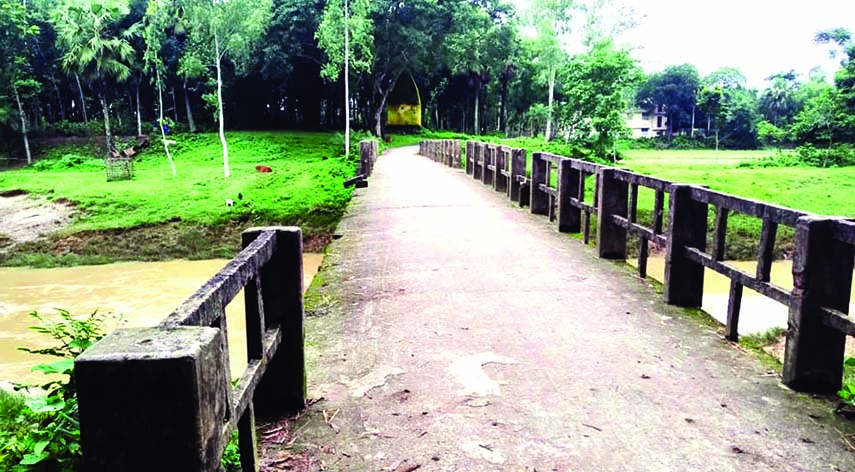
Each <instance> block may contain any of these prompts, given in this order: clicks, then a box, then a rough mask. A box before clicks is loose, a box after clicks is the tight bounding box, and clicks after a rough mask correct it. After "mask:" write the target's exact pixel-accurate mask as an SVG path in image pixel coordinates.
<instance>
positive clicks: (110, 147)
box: [98, 92, 116, 157]
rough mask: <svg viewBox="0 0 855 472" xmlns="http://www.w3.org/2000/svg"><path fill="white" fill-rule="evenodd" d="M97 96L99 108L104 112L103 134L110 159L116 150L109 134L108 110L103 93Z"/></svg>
mask: <svg viewBox="0 0 855 472" xmlns="http://www.w3.org/2000/svg"><path fill="white" fill-rule="evenodd" d="M98 95H99V96H98V98H99V99H100V100H101V108H102V109H103V110H104V132H105V133H106V135H107V157H110V156H112V155H113V152H114V151H115V150H116V149H115V147H114V146H113V133H112V132H110V110H109V109H108V108H107V98H106V97H105V95H104V92H101V93H100V94H98Z"/></svg>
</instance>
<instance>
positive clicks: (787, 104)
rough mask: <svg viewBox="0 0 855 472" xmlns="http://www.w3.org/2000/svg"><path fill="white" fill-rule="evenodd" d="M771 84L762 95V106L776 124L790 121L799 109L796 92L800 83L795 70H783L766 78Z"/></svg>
mask: <svg viewBox="0 0 855 472" xmlns="http://www.w3.org/2000/svg"><path fill="white" fill-rule="evenodd" d="M766 80H767V81H769V86H768V87H767V88H766V90H764V91H763V94H762V95H761V96H760V108H761V110H762V111H763V114H764V116H765V118H766V119H767V120H769V121H770V122H771V123H772V124H773V125H774V126H776V127H778V126H779V121H780V123H781V124H782V125H783V124H787V123H789V122H790V121H791V120H792V118H793V116H794V115H795V113H796V112H797V111H798V102H797V99H796V93H797V92H798V89H799V84H798V82H797V81H796V73H795V71H789V72H781V73H778V74H775V75H772V76H770V77H768V78H767V79H766Z"/></svg>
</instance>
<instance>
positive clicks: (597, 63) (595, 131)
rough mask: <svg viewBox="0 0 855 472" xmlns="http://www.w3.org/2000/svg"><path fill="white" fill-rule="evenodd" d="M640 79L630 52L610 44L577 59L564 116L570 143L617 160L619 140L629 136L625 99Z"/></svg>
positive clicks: (568, 82)
mask: <svg viewBox="0 0 855 472" xmlns="http://www.w3.org/2000/svg"><path fill="white" fill-rule="evenodd" d="M641 78H642V74H641V69H640V68H639V67H638V65H637V64H636V63H635V61H634V60H633V59H632V58H630V57H629V53H628V51H622V50H618V49H615V48H614V46H613V45H612V44H611V43H610V42H603V43H600V44H597V45H595V46H594V48H593V50H592V51H591V52H590V53H588V54H580V55H578V56H575V57H574V58H573V59H572V60H571V62H570V63H569V64H568V66H567V67H566V79H567V80H566V86H565V90H564V94H565V96H566V97H567V104H566V106H563V107H562V114H561V116H562V127H563V128H566V129H568V130H569V133H568V138H569V141H571V142H573V143H575V144H576V145H578V146H583V145H584V146H586V147H588V148H589V149H591V152H592V154H593V155H594V156H596V157H597V158H599V159H609V160H612V161H617V148H616V143H617V139H618V138H619V137H621V136H627V135H628V134H629V129H628V128H627V127H626V122H625V120H624V118H625V116H626V110H627V107H628V105H629V104H628V103H627V100H626V99H625V97H626V95H627V92H628V91H629V90H630V89H632V88H633V87H634V86H635V85H636V84H637V83H638V82H639V81H640V80H641Z"/></svg>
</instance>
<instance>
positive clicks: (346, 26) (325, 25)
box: [315, 0, 374, 155]
mask: <svg viewBox="0 0 855 472" xmlns="http://www.w3.org/2000/svg"><path fill="white" fill-rule="evenodd" d="M368 6H369V4H368V0H351V1H348V0H343V4H342V3H340V2H338V1H331V2H330V3H327V5H326V7H325V8H324V16H323V19H322V20H321V23H320V24H319V25H318V30H317V32H316V33H315V38H317V40H318V46H319V47H320V48H321V49H322V50H323V51H324V52H325V53H326V55H327V62H326V64H325V65H324V67H323V69H321V77H323V78H325V79H327V80H332V81H335V80H338V78H339V76H340V75H341V70H342V65H343V66H344V115H345V119H344V123H345V124H344V154H345V155H347V154H348V153H349V152H350V107H351V103H350V72H351V71H353V72H356V73H365V72H369V71H370V69H371V62H372V59H373V52H372V46H373V44H372V42H373V39H374V38H373V36H372V33H373V32H374V25H373V23H372V22H371V19H370V18H369V17H368ZM342 36H343V37H344V44H342V42H341V37H342Z"/></svg>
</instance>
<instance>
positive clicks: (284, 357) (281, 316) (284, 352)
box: [242, 227, 306, 416]
mask: <svg viewBox="0 0 855 472" xmlns="http://www.w3.org/2000/svg"><path fill="white" fill-rule="evenodd" d="M269 229H275V230H276V252H274V253H273V257H272V258H271V259H270V261H268V262H267V264H265V265H264V267H263V268H262V270H261V273H260V274H259V278H260V279H261V298H262V301H263V306H264V325H265V326H268V327H269V326H275V325H279V326H280V327H281V328H282V344H280V345H279V349H277V350H276V355H275V356H274V357H273V359H272V360H271V361H270V364H268V366H267V370H266V371H265V373H264V377H263V378H262V379H261V383H259V385H258V388H256V390H255V396H254V397H253V401H254V403H255V410H256V413H258V414H259V415H263V416H266V415H269V414H272V413H281V412H285V411H296V410H299V409H302V408H304V407H305V402H306V366H305V351H304V334H303V318H304V314H303V238H302V232H301V231H300V228H295V227H291V228H250V229H248V230H246V231H244V232H243V234H242V242H243V247H246V246H249V245H250V244H251V243H252V242H253V241H254V240H255V238H256V237H258V235H259V234H260V233H261V232H262V231H265V230H269Z"/></svg>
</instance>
